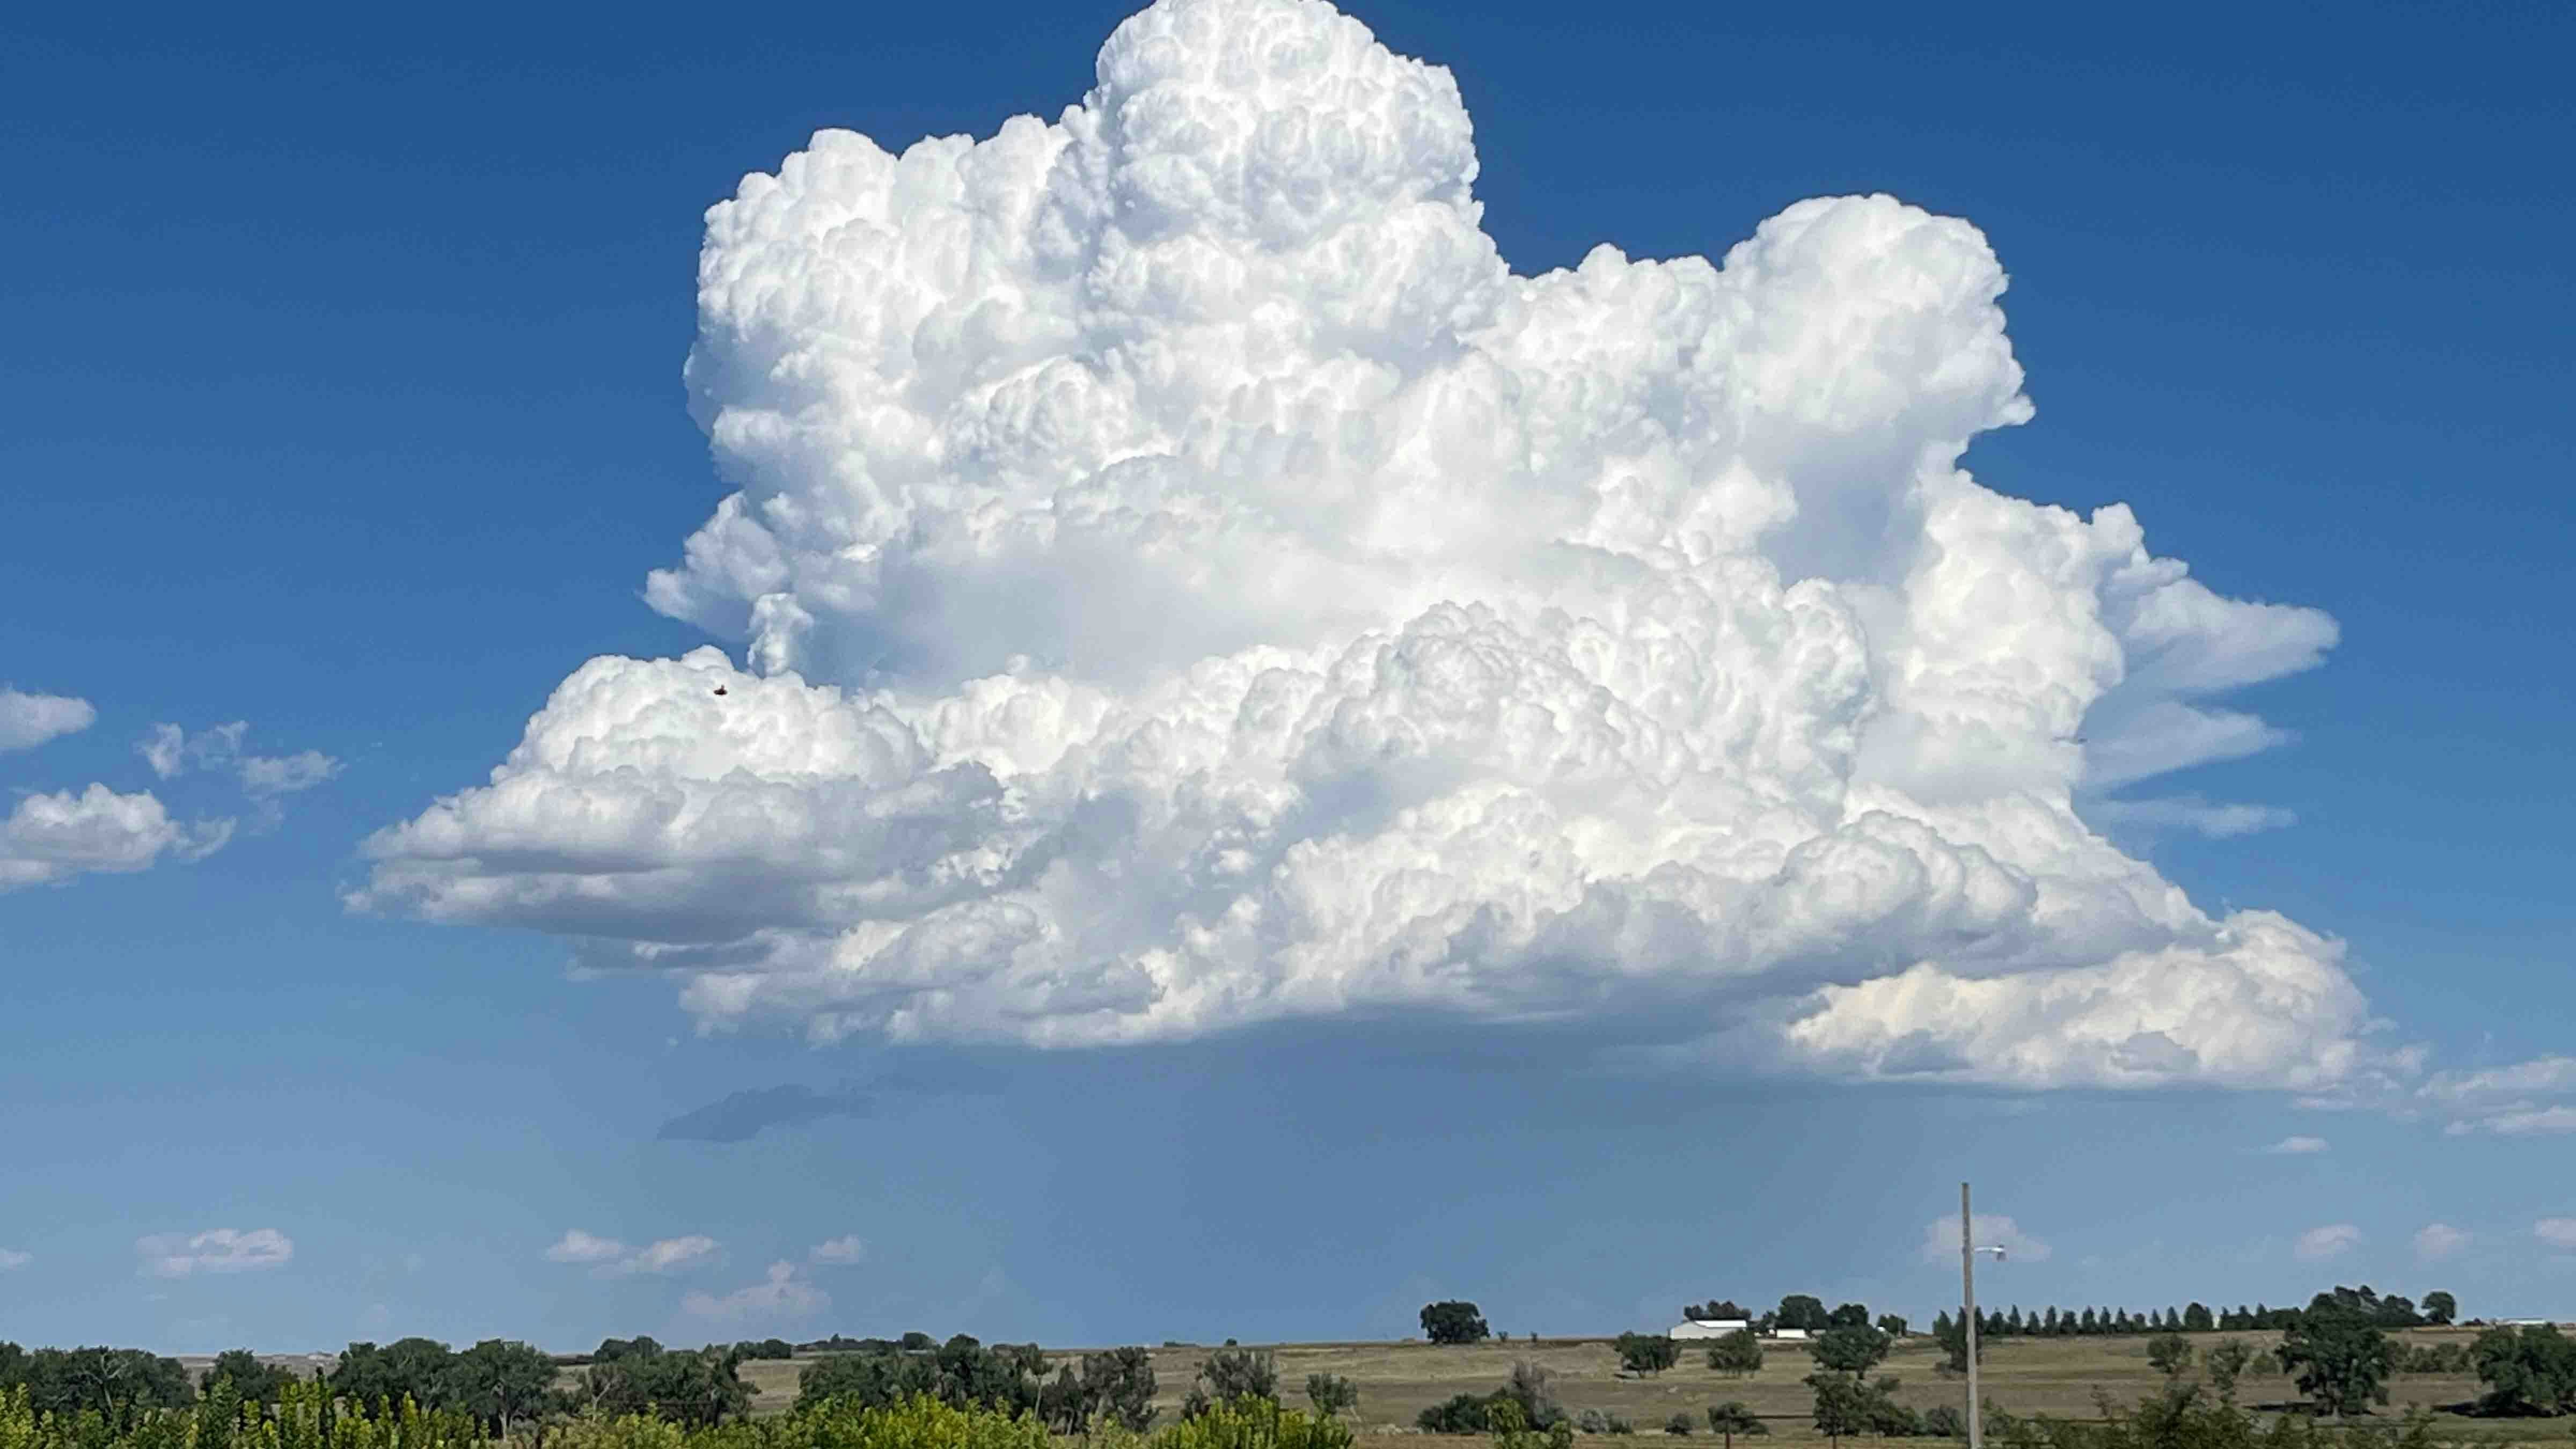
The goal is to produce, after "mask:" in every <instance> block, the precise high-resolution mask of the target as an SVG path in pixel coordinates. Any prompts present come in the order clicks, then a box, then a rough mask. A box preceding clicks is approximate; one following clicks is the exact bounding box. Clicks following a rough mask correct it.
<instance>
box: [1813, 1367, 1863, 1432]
mask: <svg viewBox="0 0 2576 1449" xmlns="http://www.w3.org/2000/svg"><path fill="white" fill-rule="evenodd" d="M1807 1387H1808V1388H1810V1389H1813V1390H1815V1393H1816V1432H1817V1433H1819V1434H1823V1435H1825V1436H1826V1437H1827V1438H1829V1439H1831V1440H1833V1442H1834V1443H1836V1444H1837V1445H1839V1444H1840V1443H1842V1438H1843V1436H1844V1435H1845V1434H1860V1433H1866V1432H1867V1431H1868V1430H1869V1428H1870V1412H1869V1410H1870V1401H1869V1387H1868V1386H1867V1385H1865V1384H1863V1383H1861V1382H1860V1381H1858V1380H1857V1379H1850V1378H1845V1377H1844V1376H1843V1375H1841V1374H1832V1373H1812V1374H1809V1375H1807Z"/></svg>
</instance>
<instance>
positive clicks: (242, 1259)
mask: <svg viewBox="0 0 2576 1449" xmlns="http://www.w3.org/2000/svg"><path fill="white" fill-rule="evenodd" d="M134 1251H135V1253H136V1254H137V1255H138V1256H140V1257H141V1258H142V1260H143V1262H142V1270H143V1271H144V1272H145V1273H148V1274H150V1275H151V1276H153V1277H155V1278H186V1277H191V1276H193V1275H195V1274H199V1273H256V1272H262V1271H265V1270H267V1269H270V1268H283V1267H285V1266H286V1265H287V1263H288V1262H290V1261H291V1260H292V1259H293V1258H294V1257H295V1242H294V1240H293V1239H291V1238H289V1237H287V1236H286V1234H284V1233H281V1232H279V1231H278V1230H277V1229H275V1228H253V1229H251V1230H250V1231H248V1232H240V1231H236V1230H234V1229H232V1228H209V1229H207V1230H206V1231H204V1232H202V1233H192V1234H180V1233H163V1234H158V1235H155V1236H152V1237H147V1238H139V1239H137V1240H136V1241H135V1244H134Z"/></svg>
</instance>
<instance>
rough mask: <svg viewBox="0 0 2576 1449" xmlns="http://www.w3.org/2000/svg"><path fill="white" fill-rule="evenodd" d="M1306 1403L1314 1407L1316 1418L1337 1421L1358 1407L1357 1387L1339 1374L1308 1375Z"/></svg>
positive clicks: (1358, 1393) (1358, 1395)
mask: <svg viewBox="0 0 2576 1449" xmlns="http://www.w3.org/2000/svg"><path fill="white" fill-rule="evenodd" d="M1306 1402H1308V1403H1310V1404H1313V1405H1314V1406H1315V1416H1316V1417H1317V1418H1319V1419H1338V1418H1340V1417H1341V1416H1342V1415H1344V1414H1347V1413H1349V1412H1350V1411H1351V1410H1353V1409H1356V1408H1358V1407H1359V1404H1360V1391H1359V1386H1358V1385H1356V1384H1354V1383H1352V1382H1351V1381H1350V1380H1349V1379H1346V1378H1343V1377H1342V1376H1341V1375H1340V1374H1323V1373H1316V1374H1308V1375H1306Z"/></svg>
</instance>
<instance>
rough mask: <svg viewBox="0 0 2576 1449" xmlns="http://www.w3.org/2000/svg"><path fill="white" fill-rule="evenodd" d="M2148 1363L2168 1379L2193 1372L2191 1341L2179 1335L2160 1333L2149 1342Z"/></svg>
mask: <svg viewBox="0 0 2576 1449" xmlns="http://www.w3.org/2000/svg"><path fill="white" fill-rule="evenodd" d="M2147 1362H2148V1363H2150V1364H2152V1365H2154V1366H2155V1370H2156V1372H2157V1373H2160V1374H2163V1375H2164V1376H2165V1377H2166V1378H2167V1379H2169V1380H2170V1379H2178V1378H2181V1377H2182V1376H2183V1375H2184V1374H2186V1373H2189V1372H2190V1371H2191V1340H2190V1339H2188V1338H2185V1337H2183V1336H2182V1335H2181V1334H2179V1333H2159V1334H2157V1335H2156V1336H2155V1337H2153V1338H2150V1339H2148V1340H2147Z"/></svg>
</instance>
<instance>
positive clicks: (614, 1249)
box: [546, 1228, 723, 1277]
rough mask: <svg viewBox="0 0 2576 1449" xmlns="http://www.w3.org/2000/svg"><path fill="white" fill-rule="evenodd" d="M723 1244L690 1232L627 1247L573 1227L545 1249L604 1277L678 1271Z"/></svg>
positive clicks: (707, 1257) (561, 1260)
mask: <svg viewBox="0 0 2576 1449" xmlns="http://www.w3.org/2000/svg"><path fill="white" fill-rule="evenodd" d="M722 1246H723V1245H722V1244H719V1243H718V1242H717V1241H716V1240H715V1239H713V1238H710V1237H707V1236H705V1235H703V1234H699V1233H690V1234H687V1235H685V1236H682V1237H676V1238H662V1239H659V1240H657V1241H654V1242H651V1243H647V1244H645V1245H644V1246H643V1247H641V1248H629V1247H628V1246H627V1245H626V1244H624V1243H621V1242H619V1241H618V1240H617V1239H615V1238H603V1237H600V1236H598V1235H597V1234H595V1233H586V1232H584V1231H582V1230H581V1229H579V1228H574V1229H572V1230H570V1231H569V1232H566V1233H565V1234H564V1235H563V1236H562V1237H561V1238H558V1239H556V1240H555V1243H554V1246H552V1247H550V1248H548V1249H546V1257H547V1258H548V1259H549V1260H550V1261H553V1262H557V1263H580V1264H586V1265H589V1266H590V1267H592V1268H593V1269H594V1270H595V1271H597V1272H598V1273H599V1274H600V1275H601V1276H603V1277H626V1276H630V1275H633V1274H639V1273H650V1274H669V1273H678V1272H682V1271H684V1270H686V1269H690V1268H695V1267H701V1266H704V1265H705V1264H707V1263H709V1262H712V1261H713V1260H714V1259H715V1257H716V1255H717V1253H718V1252H719V1251H720V1250H721V1248H722Z"/></svg>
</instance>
